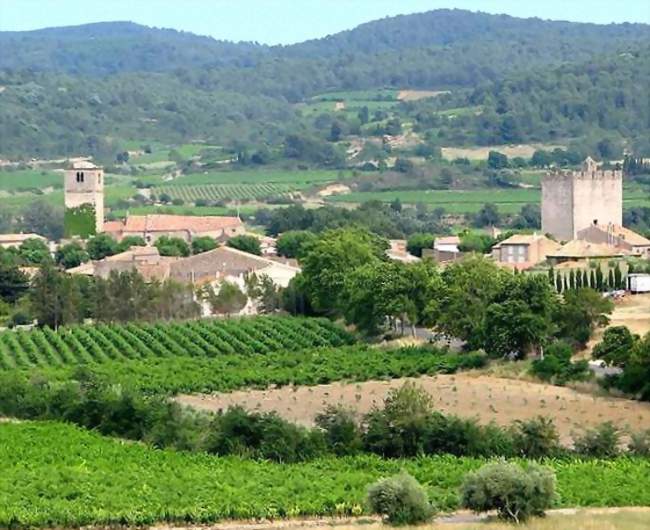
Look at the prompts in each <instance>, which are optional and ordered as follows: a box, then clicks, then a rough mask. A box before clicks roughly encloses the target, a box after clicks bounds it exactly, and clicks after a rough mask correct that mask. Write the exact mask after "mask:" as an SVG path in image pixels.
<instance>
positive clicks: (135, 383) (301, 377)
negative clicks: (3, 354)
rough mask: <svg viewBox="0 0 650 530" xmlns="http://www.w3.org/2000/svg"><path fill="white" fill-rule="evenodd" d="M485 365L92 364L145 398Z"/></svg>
mask: <svg viewBox="0 0 650 530" xmlns="http://www.w3.org/2000/svg"><path fill="white" fill-rule="evenodd" d="M484 363H485V356H484V355H480V354H470V353H468V354H462V355H453V354H448V353H446V352H444V351H436V350H434V349H426V350H425V349H422V348H401V349H397V350H387V349H378V348H370V347H368V346H362V345H355V346H345V347H340V348H312V349H307V350H301V351H300V352H295V351H287V350H282V351H276V352H272V353H268V354H266V355H237V354H234V355H231V354H224V355H219V356H216V357H187V356H178V357H168V358H160V357H155V358H154V357H151V358H146V359H129V360H124V361H121V362H112V363H102V364H98V365H94V366H93V368H92V371H93V373H94V374H95V375H96V376H98V377H99V378H101V379H103V380H105V381H109V382H110V383H112V384H120V385H122V386H125V387H128V388H133V389H137V390H139V391H142V392H145V393H147V394H179V393H196V392H202V393H210V392H230V391H232V390H237V389H242V388H262V389H266V388H269V387H270V386H272V385H275V386H285V385H306V386H313V385H320V384H327V383H331V382H334V381H371V380H377V379H393V378H397V377H415V376H418V375H433V374H439V373H445V374H450V373H455V372H456V371H458V370H461V369H469V368H478V367H480V366H483V364H484ZM71 371H72V369H63V370H62V369H54V370H49V371H48V373H47V375H48V376H50V377H52V378H56V379H67V378H69V377H70V376H71V375H73V374H71ZM12 377H13V374H12ZM0 384H1V383H0Z"/></svg>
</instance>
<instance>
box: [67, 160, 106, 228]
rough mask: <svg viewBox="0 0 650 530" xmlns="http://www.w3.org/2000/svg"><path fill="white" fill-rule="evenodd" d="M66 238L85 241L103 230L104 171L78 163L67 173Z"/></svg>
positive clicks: (88, 164)
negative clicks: (80, 238) (79, 238)
mask: <svg viewBox="0 0 650 530" xmlns="http://www.w3.org/2000/svg"><path fill="white" fill-rule="evenodd" d="M64 188H65V220H64V232H65V237H73V236H79V237H82V238H86V237H88V236H91V235H93V234H97V233H99V232H101V231H102V229H103V227H104V170H103V169H102V168H101V167H98V166H95V165H94V164H92V163H90V162H75V163H74V164H72V166H71V167H70V169H68V170H66V172H65V186H64Z"/></svg>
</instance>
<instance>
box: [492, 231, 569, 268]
mask: <svg viewBox="0 0 650 530" xmlns="http://www.w3.org/2000/svg"><path fill="white" fill-rule="evenodd" d="M561 246H562V245H560V244H559V243H557V242H555V241H553V240H552V239H549V238H548V237H546V236H545V235H540V234H515V235H513V236H510V237H509V238H507V239H504V240H503V241H501V242H500V243H497V244H496V245H494V246H493V247H492V257H493V258H494V260H495V261H496V262H497V263H499V264H501V265H504V266H507V267H510V268H514V269H518V270H524V269H529V268H531V267H534V266H535V265H537V264H538V263H541V262H542V261H545V260H546V258H547V256H548V255H549V254H552V253H554V252H557V251H558V250H559V249H560V248H561Z"/></svg>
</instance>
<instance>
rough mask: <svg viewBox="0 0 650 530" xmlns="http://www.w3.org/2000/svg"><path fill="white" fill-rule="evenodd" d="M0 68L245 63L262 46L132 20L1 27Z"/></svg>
mask: <svg viewBox="0 0 650 530" xmlns="http://www.w3.org/2000/svg"><path fill="white" fill-rule="evenodd" d="M0 49H1V50H2V53H1V54H0V69H4V68H12V69H30V70H36V71H55V72H59V73H61V72H65V73H70V74H86V75H103V74H114V73H119V72H136V71H145V72H162V71H166V70H172V69H174V68H180V67H183V68H187V67H202V68H203V67H209V68H210V67H218V66H225V65H238V66H245V65H247V64H249V63H250V61H251V60H252V58H253V56H255V55H258V54H263V52H264V49H265V47H263V46H260V45H257V44H252V43H233V42H227V41H218V40H215V39H213V38H210V37H202V36H198V35H194V34H192V33H187V32H182V31H176V30H173V29H157V28H149V27H146V26H141V25H138V24H134V23H132V22H100V23H94V24H84V25H80V26H69V27H61V28H46V29H40V30H34V31H22V32H14V31H6V32H0Z"/></svg>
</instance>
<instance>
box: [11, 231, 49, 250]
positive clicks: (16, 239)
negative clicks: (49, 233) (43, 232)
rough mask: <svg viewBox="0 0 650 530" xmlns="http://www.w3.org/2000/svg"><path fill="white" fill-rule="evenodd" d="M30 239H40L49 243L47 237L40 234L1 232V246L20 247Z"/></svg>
mask: <svg viewBox="0 0 650 530" xmlns="http://www.w3.org/2000/svg"><path fill="white" fill-rule="evenodd" d="M28 239H39V240H41V241H43V242H44V243H47V239H46V238H44V237H43V236H39V235H38V234H0V247H2V248H18V247H19V246H20V245H22V244H23V243H24V242H25V241H27V240H28Z"/></svg>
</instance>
